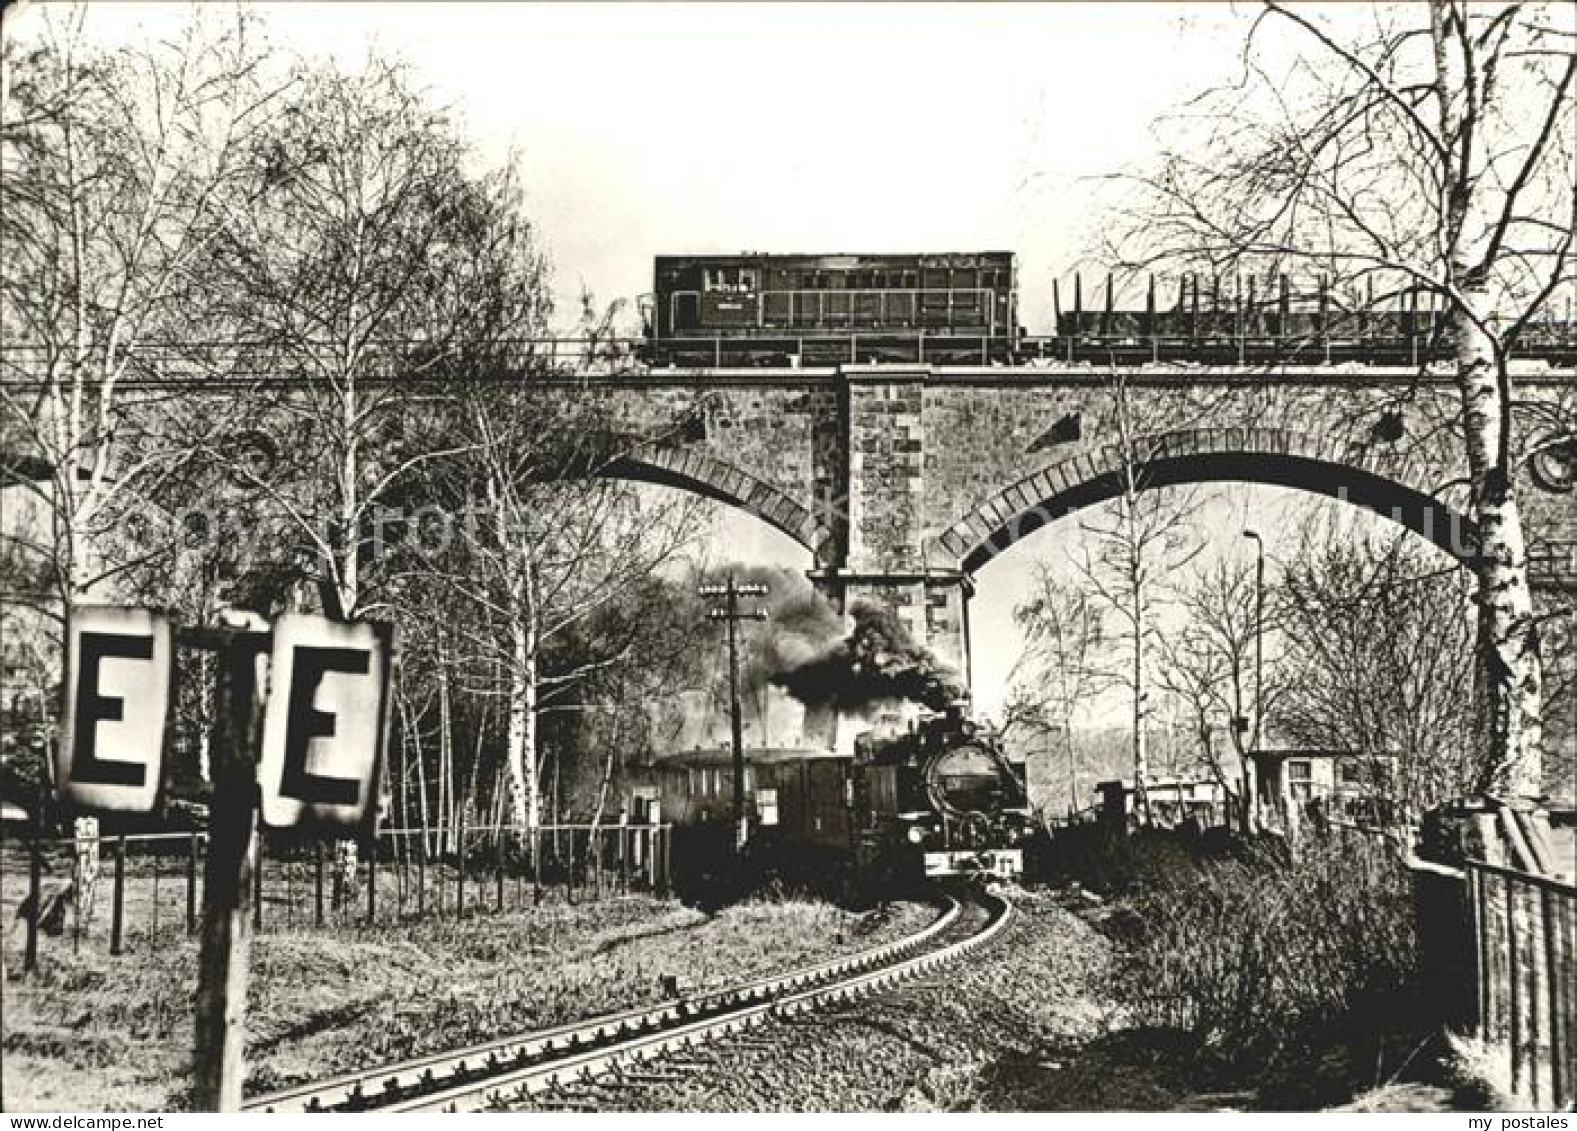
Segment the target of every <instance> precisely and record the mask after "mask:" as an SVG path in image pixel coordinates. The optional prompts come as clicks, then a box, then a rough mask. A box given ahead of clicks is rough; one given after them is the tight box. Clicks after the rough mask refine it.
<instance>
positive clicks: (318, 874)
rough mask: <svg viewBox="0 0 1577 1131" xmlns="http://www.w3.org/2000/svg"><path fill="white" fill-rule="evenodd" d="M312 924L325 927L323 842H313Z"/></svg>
mask: <svg viewBox="0 0 1577 1131" xmlns="http://www.w3.org/2000/svg"><path fill="white" fill-rule="evenodd" d="M312 871H313V893H312V923H313V925H314V926H317V927H321V926H323V842H322V841H321V840H317V841H313V842H312Z"/></svg>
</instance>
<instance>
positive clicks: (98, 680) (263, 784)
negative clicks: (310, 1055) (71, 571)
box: [55, 606, 394, 1111]
mask: <svg viewBox="0 0 1577 1131" xmlns="http://www.w3.org/2000/svg"><path fill="white" fill-rule="evenodd" d="M70 623H71V632H70V637H69V639H68V641H67V664H66V684H65V710H64V717H63V720H62V728H61V733H62V741H61V744H60V748H59V750H58V751H57V752H56V770H57V772H56V775H55V782H56V792H57V796H58V797H59V799H60V800H61V801H62V802H64V803H67V804H69V805H71V806H73V807H74V808H76V809H79V810H86V811H89V812H109V813H128V812H135V813H147V812H151V811H153V809H154V808H155V807H156V806H157V803H158V799H159V791H160V787H161V784H162V770H163V748H164V738H165V731H166V727H165V719H166V716H167V714H168V710H169V704H170V698H171V689H172V685H173V682H174V680H173V673H174V656H175V651H174V649H175V644H176V640H177V637H178V639H179V643H180V644H181V645H182V646H184V647H188V648H197V649H204V650H208V651H212V652H216V653H217V654H218V661H219V662H218V664H217V665H216V668H217V675H216V680H215V689H214V691H215V695H214V699H215V703H216V705H217V711H216V719H215V724H214V734H213V745H212V759H211V776H212V782H213V800H212V803H211V805H210V807H209V829H208V859H207V863H206V864H205V866H204V868H205V870H204V880H205V882H204V887H203V910H202V932H201V944H200V956H199V969H198V981H197V1009H196V1027H195V1028H196V1066H195V1067H196V1072H195V1083H194V1092H193V1096H192V1099H193V1103H194V1106H196V1107H197V1108H198V1109H199V1110H208V1111H239V1110H240V1107H241V1089H242V1084H243V1083H244V1079H245V1070H244V1061H243V1053H244V1044H245V1016H246V991H247V974H248V959H249V952H250V941H251V940H250V933H251V923H252V914H251V912H252V910H253V909H252V906H251V903H252V899H253V879H254V876H253V873H254V869H256V868H257V866H258V860H259V852H258V849H259V841H258V827H259V815H260V814H261V817H262V820H263V822H264V823H266V824H268V825H269V826H270V827H273V828H286V827H292V826H295V825H298V824H308V825H312V826H315V827H322V828H331V829H340V830H345V829H355V830H357V831H370V830H371V828H372V825H373V823H374V822H375V821H376V818H377V792H376V791H377V782H378V777H377V775H378V768H379V764H380V762H381V760H382V751H383V743H384V739H385V732H386V730H387V727H386V717H387V705H388V702H389V693H388V691H389V688H388V684H389V673H390V669H391V667H392V664H393V656H394V632H393V628H392V626H389V625H384V624H364V623H345V622H338V621H332V620H328V619H326V618H323V617H314V616H306V615H301V614H287V615H285V616H281V617H280V618H279V619H278V621H277V623H276V624H275V625H274V626H273V629H272V631H270V628H269V625H268V623H267V622H266V621H265V620H264V619H263V618H262V617H260V616H257V615H256V614H252V613H231V614H229V615H228V617H227V618H225V619H224V620H223V622H222V623H221V624H219V625H217V626H214V627H206V628H190V629H182V630H180V631H179V632H178V633H177V631H176V630H175V628H174V625H173V623H172V622H171V621H170V620H169V619H168V618H166V617H164V616H162V615H161V614H159V613H156V612H153V611H151V610H147V609H130V608H127V609H119V608H108V607H102V606H84V607H81V608H77V609H73V610H72V615H71V619H70Z"/></svg>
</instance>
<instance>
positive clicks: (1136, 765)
mask: <svg viewBox="0 0 1577 1131" xmlns="http://www.w3.org/2000/svg"><path fill="white" fill-rule="evenodd" d="M1132 507H1133V499H1132V496H1130V497H1129V500H1128V513H1129V516H1130V520H1131V517H1132V514H1133V511H1132ZM1135 545H1136V549H1135V555H1134V563H1133V576H1132V578H1131V581H1132V584H1133V796H1134V806H1135V810H1136V812H1137V813H1138V814H1139V820H1140V821H1141V822H1142V823H1144V824H1149V823H1150V793H1149V780H1150V749H1149V743H1148V741H1147V740H1146V736H1145V728H1144V716H1145V694H1146V688H1145V678H1144V625H1145V606H1144V601H1145V594H1144V574H1143V569H1144V566H1143V562H1141V561H1140V560H1139V556H1138V551H1137V543H1136V544H1135Z"/></svg>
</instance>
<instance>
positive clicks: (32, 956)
mask: <svg viewBox="0 0 1577 1131" xmlns="http://www.w3.org/2000/svg"><path fill="white" fill-rule="evenodd" d="M40 821H42V817H41V818H40ZM28 847H29V849H30V851H29V852H28V859H27V902H28V905H29V906H31V907H32V908H33V913H32V914H31V915H29V916H28V917H27V944H26V947H27V949H26V950H25V951H24V952H23V956H22V969H23V970H24V971H25V972H27V973H32V972H33V971H34V970H36V969H37V968H38V920H39V918H40V916H42V914H43V911H44V849H43V846H42V845H41V844H40V843H39V837H38V833H37V831H35V832H34V833H33V837H32V840H31V843H30V844H29V846H28Z"/></svg>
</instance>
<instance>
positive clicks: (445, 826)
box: [437, 648, 455, 856]
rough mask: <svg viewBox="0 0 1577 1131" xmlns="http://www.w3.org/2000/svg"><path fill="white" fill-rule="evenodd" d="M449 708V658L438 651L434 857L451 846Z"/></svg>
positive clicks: (452, 774)
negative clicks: (436, 849) (436, 796)
mask: <svg viewBox="0 0 1577 1131" xmlns="http://www.w3.org/2000/svg"><path fill="white" fill-rule="evenodd" d="M452 727H453V719H452V718H451V715H450V705H449V657H448V654H447V652H446V651H445V650H444V649H443V648H440V649H439V651H438V853H437V854H438V855H440V856H441V855H443V854H444V853H446V852H449V851H450V850H451V849H452V848H453V847H454V837H455V827H454V825H455V821H454V817H455V812H454V733H453V730H452V729H451V728H452Z"/></svg>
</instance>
